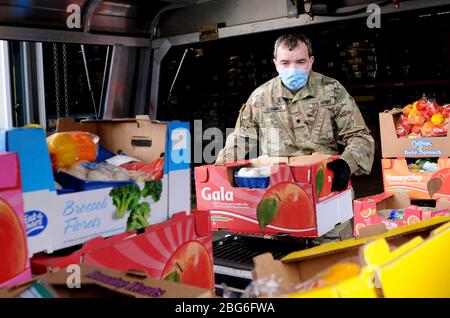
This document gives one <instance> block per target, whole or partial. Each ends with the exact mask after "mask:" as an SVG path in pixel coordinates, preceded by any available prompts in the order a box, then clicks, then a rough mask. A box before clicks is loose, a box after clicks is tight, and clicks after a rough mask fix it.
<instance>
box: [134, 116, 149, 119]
mask: <svg viewBox="0 0 450 318" xmlns="http://www.w3.org/2000/svg"><path fill="white" fill-rule="evenodd" d="M136 119H137V120H150V116H149V115H136Z"/></svg>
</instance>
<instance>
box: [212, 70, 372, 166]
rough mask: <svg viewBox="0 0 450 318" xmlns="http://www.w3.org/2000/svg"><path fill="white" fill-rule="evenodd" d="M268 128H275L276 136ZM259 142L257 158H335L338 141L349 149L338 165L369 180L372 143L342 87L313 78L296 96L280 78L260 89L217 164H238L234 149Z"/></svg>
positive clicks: (323, 78)
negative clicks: (320, 155)
mask: <svg viewBox="0 0 450 318" xmlns="http://www.w3.org/2000/svg"><path fill="white" fill-rule="evenodd" d="M268 128H278V134H273V133H271V132H268V131H267V129H268ZM258 138H260V141H259V142H260V146H261V149H260V152H262V153H261V154H267V155H269V156H298V155H309V154H312V153H313V152H320V153H324V154H337V153H338V144H337V140H338V139H342V140H343V141H344V142H345V143H346V144H347V146H346V148H345V151H344V152H343V154H342V159H344V160H345V161H346V162H347V163H348V165H349V166H350V170H351V172H352V174H356V175H360V174H363V173H364V174H368V173H370V170H371V168H372V163H373V156H374V140H373V138H372V136H371V134H370V131H369V129H368V128H367V126H366V124H365V123H364V119H363V117H362V115H361V112H360V111H359V108H358V106H357V105H356V103H355V101H354V100H353V98H352V97H351V96H350V95H349V94H348V92H347V91H346V90H345V88H344V87H343V86H342V84H340V83H339V82H338V81H337V80H335V79H333V78H330V77H327V76H324V75H322V74H319V73H316V72H311V73H310V76H309V79H308V82H307V84H306V85H305V86H304V87H303V88H301V89H300V90H299V91H298V92H297V94H295V96H294V95H293V94H292V93H291V92H290V91H289V89H287V88H286V87H285V86H284V85H283V84H282V82H281V80H280V78H279V77H276V78H274V79H272V80H270V81H268V82H266V83H265V84H263V85H261V86H260V87H258V88H257V89H256V90H255V91H254V92H253V93H252V94H251V96H250V97H249V99H248V101H247V103H246V104H245V105H244V106H243V107H242V108H241V110H240V112H239V117H238V119H237V122H236V127H235V130H234V132H233V133H232V134H230V135H229V136H228V138H227V140H226V143H225V148H224V149H222V150H221V151H220V152H219V155H218V157H217V160H216V162H217V163H223V162H225V161H233V160H236V155H237V153H238V152H237V149H238V147H239V146H238V145H242V141H243V140H245V139H249V140H250V141H253V144H254V145H256V142H257V141H258ZM277 140H279V141H280V142H276V141H277ZM240 142H241V143H240ZM244 151H245V152H246V153H247V152H248V151H250V149H249V148H248V147H247V148H245V150H244ZM239 154H242V153H239Z"/></svg>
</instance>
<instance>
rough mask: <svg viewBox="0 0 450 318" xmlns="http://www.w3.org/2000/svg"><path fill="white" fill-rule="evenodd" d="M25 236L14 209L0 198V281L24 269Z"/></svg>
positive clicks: (25, 256)
mask: <svg viewBox="0 0 450 318" xmlns="http://www.w3.org/2000/svg"><path fill="white" fill-rule="evenodd" d="M26 244H27V242H26V237H25V233H24V231H23V229H22V226H21V224H20V222H19V219H18V218H17V215H16V213H15V212H14V210H13V209H12V208H11V207H10V206H9V205H8V204H7V203H6V202H4V201H3V200H2V199H0V282H5V281H7V280H9V279H11V278H13V277H15V276H17V275H18V274H20V273H22V272H23V271H24V270H25V267H26V264H27V257H28V256H27V249H26Z"/></svg>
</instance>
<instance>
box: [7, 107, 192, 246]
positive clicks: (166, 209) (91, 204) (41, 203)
mask: <svg viewBox="0 0 450 318" xmlns="http://www.w3.org/2000/svg"><path fill="white" fill-rule="evenodd" d="M35 129H38V128H29V130H26V129H22V130H23V131H24V132H23V133H22V134H25V135H24V136H22V135H21V138H20V139H19V138H15V137H14V136H15V135H16V134H15V131H16V130H15V129H13V130H10V131H6V132H5V134H6V136H9V137H10V138H5V139H8V145H7V146H8V147H14V145H18V144H20V143H23V142H24V138H25V139H26V140H27V143H31V144H34V145H40V148H38V149H34V152H35V153H36V154H37V155H39V156H45V157H46V160H43V161H42V162H41V163H39V164H38V166H37V169H38V170H39V171H40V176H45V178H47V179H48V180H45V181H43V180H40V182H39V184H44V185H48V186H42V187H40V188H39V189H32V191H28V192H26V191H24V208H25V223H26V231H27V237H28V246H29V253H30V255H33V254H36V253H38V252H42V251H47V252H50V253H51V252H53V251H55V250H59V249H62V248H66V247H70V246H74V245H78V244H82V243H84V242H86V241H88V240H90V239H92V238H94V237H109V236H112V235H115V234H119V233H123V232H126V231H130V230H135V229H138V228H144V227H146V226H148V225H150V224H156V223H160V222H164V221H166V220H167V219H169V218H170V217H171V216H172V214H173V213H176V212H180V211H189V210H190V172H189V169H190V164H189V160H190V145H189V142H188V141H189V124H188V123H183V122H177V121H174V122H159V121H152V120H149V119H148V117H145V116H144V117H142V116H139V117H137V118H131V119H129V118H126V119H114V120H99V121H83V122H75V121H74V120H72V119H62V120H60V121H59V122H58V126H57V131H58V132H67V131H87V132H90V133H93V134H95V135H97V136H99V144H100V145H101V146H102V147H103V148H105V149H107V150H109V151H111V152H113V153H125V154H126V155H128V156H130V157H133V158H136V159H139V160H142V161H143V162H147V163H148V162H151V161H153V160H155V159H158V158H160V156H161V155H163V156H164V167H163V171H164V172H163V174H162V177H161V178H157V179H155V180H150V181H147V182H130V183H128V184H126V185H123V186H119V187H114V186H111V187H102V188H97V189H93V190H86V191H78V192H64V191H60V192H59V193H57V191H56V190H55V188H54V186H53V184H54V180H53V177H52V167H51V164H50V160H49V153H48V149H47V146H46V143H45V134H39V135H38V134H36V133H33V130H35ZM174 132H175V133H176V135H177V136H179V135H180V134H181V135H183V136H184V140H185V142H184V143H182V144H181V145H180V144H179V142H178V141H179V140H178V139H177V140H176V142H177V144H176V145H175V143H174V142H172V137H173V135H174ZM42 139H43V140H42ZM16 148H17V147H16ZM18 148H19V151H18V156H19V160H20V161H21V165H23V166H25V167H26V166H28V165H29V164H31V162H32V160H33V159H32V156H30V154H29V153H27V152H26V149H25V150H23V151H21V150H20V147H18ZM35 148H36V147H35ZM179 152H181V153H182V156H180V155H179V154H178V153H179ZM177 154H178V155H177ZM180 157H182V158H185V159H184V160H179V159H180ZM173 158H176V160H173ZM33 164H34V165H36V163H35V162H34V163H33ZM24 177H25V178H32V176H27V175H25V176H22V182H23V183H29V181H27V180H24V179H23V178H24ZM113 185H114V184H113ZM169 193H172V195H174V194H175V193H176V198H177V199H176V200H171V199H170V196H169Z"/></svg>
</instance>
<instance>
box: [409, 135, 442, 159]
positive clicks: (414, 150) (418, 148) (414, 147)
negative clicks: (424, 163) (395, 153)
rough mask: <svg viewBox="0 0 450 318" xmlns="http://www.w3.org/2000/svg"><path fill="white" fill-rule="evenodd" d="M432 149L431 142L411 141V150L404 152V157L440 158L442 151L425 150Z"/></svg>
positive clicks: (423, 140) (425, 140)
mask: <svg viewBox="0 0 450 318" xmlns="http://www.w3.org/2000/svg"><path fill="white" fill-rule="evenodd" d="M427 147H433V142H432V141H431V140H428V139H413V140H412V141H411V149H409V150H405V151H404V152H403V154H404V155H405V156H423V157H426V156H441V155H442V151H441V150H439V149H434V150H427V149H425V148H427Z"/></svg>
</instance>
